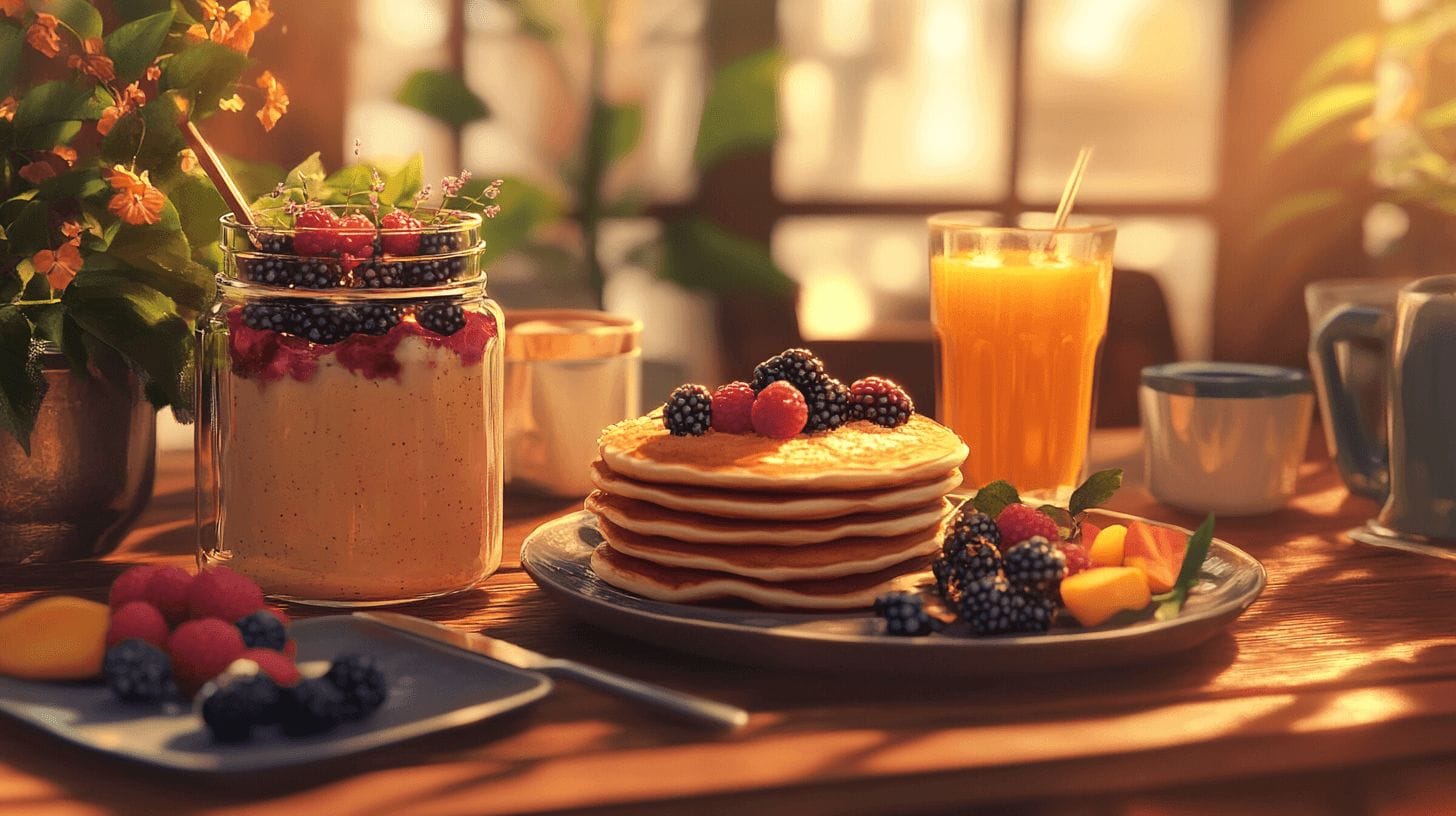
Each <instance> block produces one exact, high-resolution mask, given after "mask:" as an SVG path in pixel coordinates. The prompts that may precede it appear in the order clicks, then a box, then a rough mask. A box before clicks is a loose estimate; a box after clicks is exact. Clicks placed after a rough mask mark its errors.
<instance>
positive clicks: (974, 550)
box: [943, 538, 1002, 586]
mask: <svg viewBox="0 0 1456 816" xmlns="http://www.w3.org/2000/svg"><path fill="white" fill-rule="evenodd" d="M943 557H944V558H945V562H946V563H947V564H949V565H950V575H951V578H952V579H953V580H954V581H956V582H957V583H959V584H960V585H961V586H965V585H966V584H968V583H970V582H972V581H978V580H980V579H982V578H985V577H986V576H988V575H995V574H996V573H998V572H1000V571H1001V565H1002V559H1001V551H1000V550H998V549H996V545H995V544H992V543H991V542H990V541H989V540H987V539H984V538H973V539H971V540H970V541H968V542H966V543H964V544H963V545H961V546H959V547H956V548H955V549H953V550H952V551H951V552H949V553H946V554H945V555H944V556H943Z"/></svg>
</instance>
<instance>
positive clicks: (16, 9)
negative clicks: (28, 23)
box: [0, 0, 26, 20]
mask: <svg viewBox="0 0 1456 816" xmlns="http://www.w3.org/2000/svg"><path fill="white" fill-rule="evenodd" d="M25 11H26V9H25V0H0V12H4V14H5V16H6V17H14V18H15V19H17V20H19V19H20V18H21V17H24V16H25Z"/></svg>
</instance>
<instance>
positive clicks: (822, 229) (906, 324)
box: [772, 216, 930, 340]
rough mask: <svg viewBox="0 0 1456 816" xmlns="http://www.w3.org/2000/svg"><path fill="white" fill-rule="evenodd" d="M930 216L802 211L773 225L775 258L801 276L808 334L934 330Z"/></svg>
mask: <svg viewBox="0 0 1456 816" xmlns="http://www.w3.org/2000/svg"><path fill="white" fill-rule="evenodd" d="M925 229H926V228H925V219H923V218H878V217H873V216H853V217H828V216H826V217H818V216H815V217H807V216H806V217H796V218H785V219H783V220H782V221H780V222H779V223H778V224H777V225H776V226H775V227H774V232H773V242H772V248H773V257H774V262H775V263H777V264H778V265H779V266H780V267H782V268H783V269H784V271H785V272H787V273H788V274H789V276H790V277H792V278H793V279H794V280H796V281H798V282H799V284H800V286H801V289H800V291H799V330H800V332H801V333H802V334H803V336H804V339H805V340H846V339H853V338H857V337H868V336H873V337H877V338H891V337H894V338H922V337H923V338H929V337H930V323H929V320H930V301H929V297H930V272H929V262H928V261H927V260H926V249H925V240H926V237H925V236H926V232H925Z"/></svg>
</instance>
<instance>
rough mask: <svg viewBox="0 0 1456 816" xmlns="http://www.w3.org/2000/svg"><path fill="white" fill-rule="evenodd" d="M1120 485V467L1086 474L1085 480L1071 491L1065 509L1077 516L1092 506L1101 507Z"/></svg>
mask: <svg viewBox="0 0 1456 816" xmlns="http://www.w3.org/2000/svg"><path fill="white" fill-rule="evenodd" d="M1120 487H1122V468H1109V469H1108V470H1099V471H1097V472H1096V473H1094V474H1092V475H1091V476H1088V477H1087V481H1085V482H1083V483H1082V484H1081V485H1079V486H1078V487H1077V489H1076V490H1073V491H1072V498H1071V499H1070V500H1069V501H1068V502H1067V510H1068V511H1069V512H1070V513H1071V514H1072V515H1074V516H1079V515H1081V514H1082V513H1083V512H1084V511H1086V510H1090V509H1092V508H1093V507H1101V506H1102V505H1103V503H1105V502H1106V501H1108V500H1109V499H1111V498H1112V495H1113V494H1114V493H1116V492H1117V490H1118V488H1120Z"/></svg>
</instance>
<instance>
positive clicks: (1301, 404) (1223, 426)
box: [1138, 363, 1314, 516]
mask: <svg viewBox="0 0 1456 816" xmlns="http://www.w3.org/2000/svg"><path fill="white" fill-rule="evenodd" d="M1138 402H1139V405H1140V407H1141V410H1142V423H1143V444H1144V455H1145V457H1146V458H1145V462H1146V471H1147V481H1148V490H1149V491H1151V492H1152V494H1153V496H1154V497H1156V498H1157V499H1158V501H1161V502H1163V503H1164V504H1169V505H1172V506H1173V507H1178V508H1181V509H1184V510H1193V511H1196V512H1200V513H1206V512H1210V511H1211V512H1214V513H1219V514H1222V515H1230V516H1252V515H1258V514H1260V513H1268V512H1272V511H1274V510H1277V509H1279V508H1280V507H1282V506H1283V505H1284V503H1285V502H1286V501H1288V500H1289V497H1290V496H1292V495H1293V494H1294V481H1295V477H1296V476H1297V475H1298V472H1299V463H1300V462H1302V461H1303V460H1304V452H1305V446H1306V444H1307V443H1308V441H1309V426H1310V420H1311V418H1312V415H1313V412H1314V387H1313V385H1312V383H1311V381H1310V378H1309V374H1307V373H1306V372H1304V371H1301V370H1299V369H1294V368H1278V367H1275V366H1262V365H1246V364H1241V363H1172V364H1169V365H1160V366H1149V367H1147V368H1144V369H1143V373H1142V386H1141V388H1140V389H1139V393H1138Z"/></svg>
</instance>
